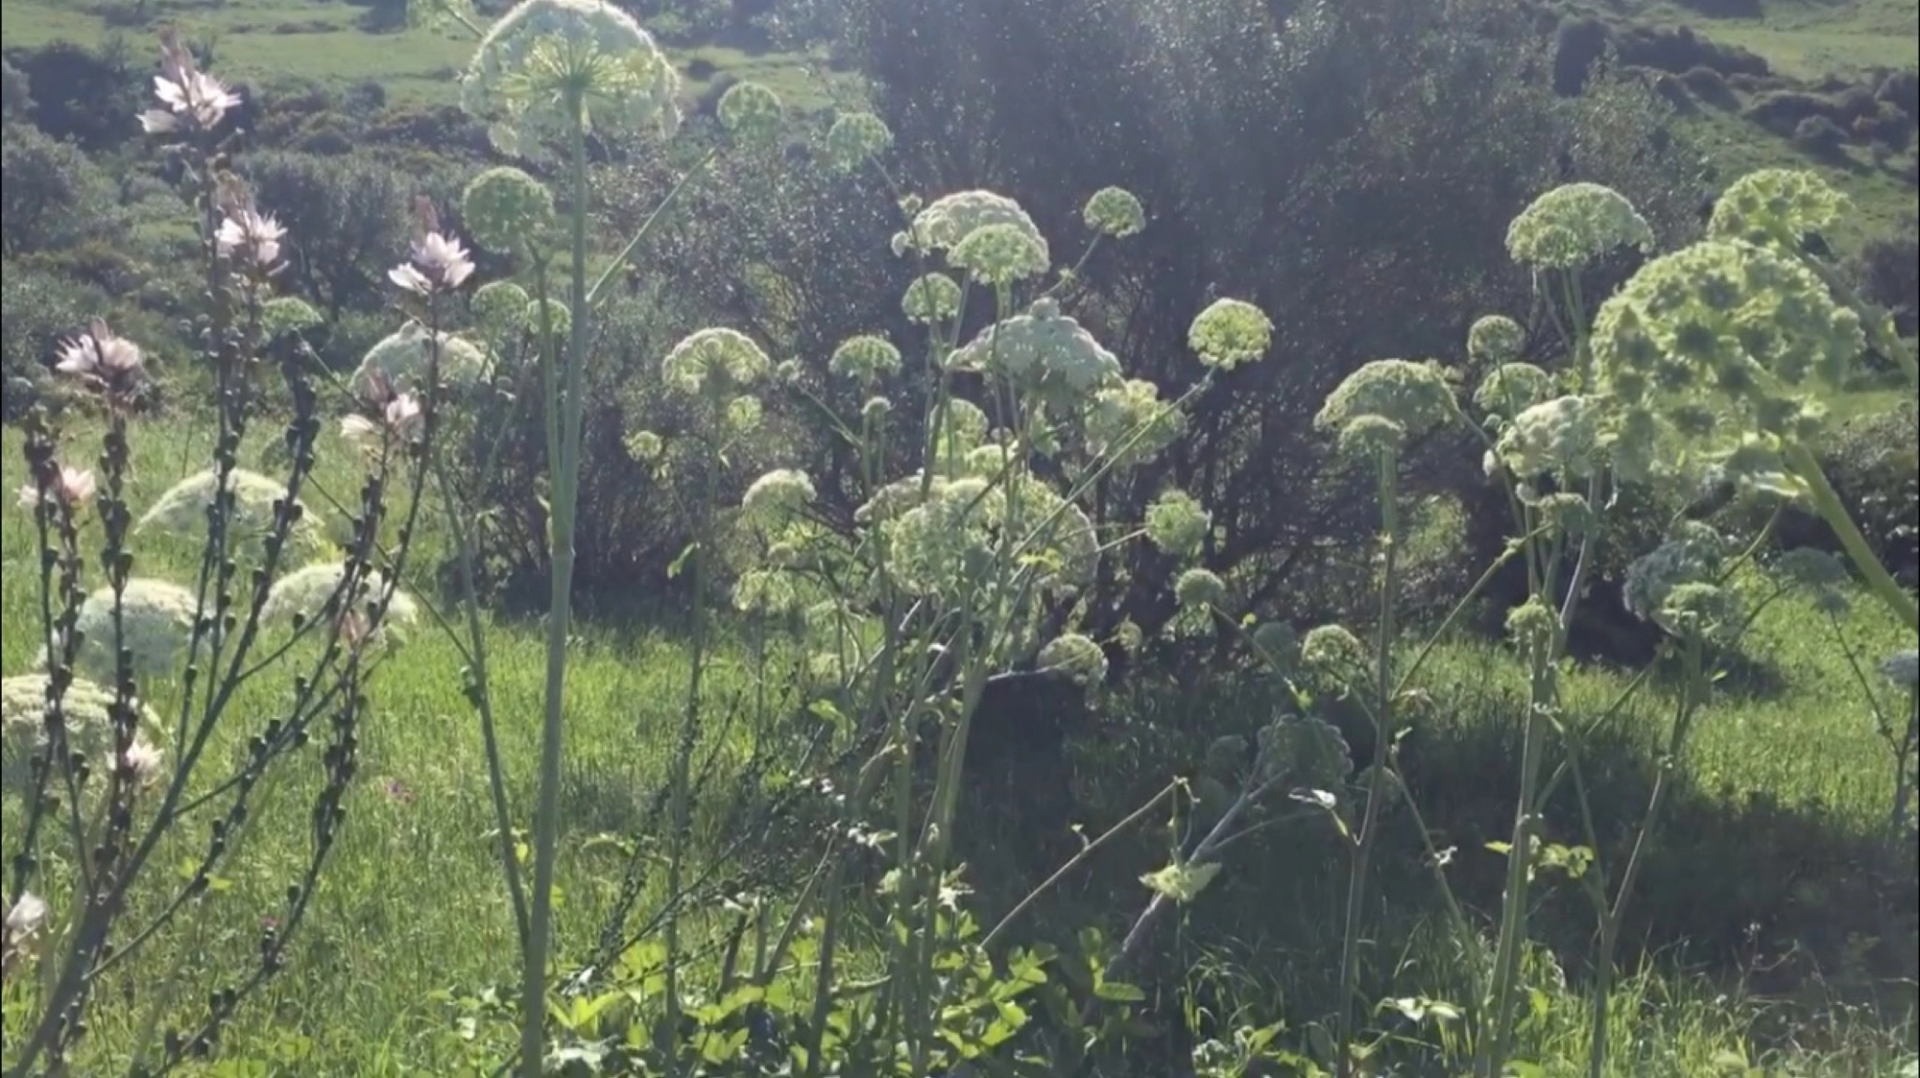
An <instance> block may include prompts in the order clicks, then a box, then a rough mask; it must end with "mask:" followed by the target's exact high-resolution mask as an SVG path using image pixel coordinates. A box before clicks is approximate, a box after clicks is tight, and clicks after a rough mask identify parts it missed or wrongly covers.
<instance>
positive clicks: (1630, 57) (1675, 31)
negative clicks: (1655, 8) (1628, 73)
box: [1613, 26, 1768, 76]
mask: <svg viewBox="0 0 1920 1078" xmlns="http://www.w3.org/2000/svg"><path fill="white" fill-rule="evenodd" d="M1613 45H1614V48H1615V49H1616V50H1617V51H1618V52H1619V54H1620V62H1621V63H1623V64H1630V65H1632V66H1634V67H1651V68H1655V69H1657V70H1660V71H1670V72H1673V73H1674V74H1679V73H1681V72H1683V71H1686V70H1688V69H1689V68H1695V67H1706V68H1712V69H1713V70H1715V71H1718V72H1720V73H1721V74H1722V75H1755V76H1759V75H1765V74H1767V73H1768V67H1767V61H1766V60H1765V59H1763V58H1761V57H1760V56H1758V55H1757V54H1755V53H1752V52H1749V51H1748V50H1746V49H1743V48H1740V47H1739V46H1738V45H1722V44H1720V43H1719V42H1716V41H1710V40H1708V39H1706V38H1704V37H1701V36H1700V35H1699V34H1696V33H1694V32H1693V28H1692V27H1691V26H1674V27H1667V26H1629V27H1625V28H1624V29H1620V30H1617V31H1615V32H1614V34H1613Z"/></svg>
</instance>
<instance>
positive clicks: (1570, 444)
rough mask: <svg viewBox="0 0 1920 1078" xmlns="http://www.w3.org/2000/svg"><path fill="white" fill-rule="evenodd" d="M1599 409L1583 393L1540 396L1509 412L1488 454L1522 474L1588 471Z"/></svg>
mask: <svg viewBox="0 0 1920 1078" xmlns="http://www.w3.org/2000/svg"><path fill="white" fill-rule="evenodd" d="M1599 411H1600V409H1599V407H1598V405H1596V404H1595V403H1594V402H1593V401H1592V400H1590V399H1589V398H1587V397H1580V396H1566V397H1555V398H1554V399H1552V400H1549V401H1542V402H1541V403H1539V404H1536V405H1533V406H1532V407H1530V408H1527V409H1524V410H1522V411H1521V412H1520V413H1519V414H1518V415H1516V416H1514V417H1513V422H1512V423H1509V424H1508V425H1507V427H1506V429H1505V430H1502V431H1501V432H1500V439H1499V441H1497V442H1496V443H1495V444H1494V453H1495V454H1496V455H1498V457H1499V458H1500V462H1501V463H1502V464H1504V465H1506V467H1507V470H1508V471H1511V472H1512V473H1513V474H1514V475H1517V476H1520V477H1522V478H1532V477H1534V476H1537V475H1555V476H1569V477H1581V476H1588V475H1592V474H1593V469H1594V466H1595V464H1596V463H1597V461H1598V457H1599V453H1600V417H1599Z"/></svg>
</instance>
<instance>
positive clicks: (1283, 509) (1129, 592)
mask: <svg viewBox="0 0 1920 1078" xmlns="http://www.w3.org/2000/svg"><path fill="white" fill-rule="evenodd" d="M851 10H852V12H853V14H852V20H853V22H854V23H855V26H856V30H855V33H854V40H855V42H856V49H855V51H856V54H857V55H858V56H859V57H860V61H861V65H860V66H861V68H862V70H863V72H864V73H865V74H866V75H867V76H868V78H870V79H871V80H872V81H873V83H874V85H875V89H876V101H877V105H878V108H879V111H880V113H881V114H882V116H883V118H884V119H886V120H887V122H888V123H889V124H890V125H891V126H892V127H893V129H894V131H895V133H896V136H897V139H898V141H897V145H898V146H900V147H901V148H902V150H903V153H904V155H906V160H904V161H902V162H901V164H900V166H899V169H900V174H901V175H902V176H903V177H904V182H905V183H906V185H907V186H908V187H909V188H911V189H914V190H917V191H922V192H925V193H927V194H929V195H933V194H940V193H944V192H947V191H952V190H956V189H964V188H969V187H989V188H992V189H994V190H998V191H1001V192H1003V193H1006V194H1008V195H1011V196H1014V197H1016V198H1018V199H1019V200H1020V201H1021V203H1022V204H1023V205H1024V206H1026V207H1027V208H1028V209H1029V210H1030V211H1031V212H1032V213H1033V215H1034V217H1035V219H1036V221H1037V222H1038V223H1039V224H1040V226H1041V228H1042V229H1043V230H1044V231H1045V232H1046V233H1047V234H1048V235H1049V236H1052V237H1057V238H1058V239H1057V242H1058V243H1059V244H1060V245H1061V246H1062V247H1063V248H1066V249H1071V248H1070V247H1069V244H1072V245H1075V246H1077V242H1076V240H1077V238H1078V237H1081V236H1084V226H1082V225H1081V224H1080V222H1079V213H1080V209H1081V203H1082V201H1083V200H1084V199H1085V198H1086V196H1087V195H1088V194H1090V193H1092V192H1093V191H1094V190H1097V189H1098V188H1100V187H1102V186H1105V185H1107V184H1118V185H1120V186H1123V187H1126V188H1128V189H1129V190H1131V191H1133V192H1134V193H1135V194H1137V195H1138V196H1140V198H1141V199H1142V201H1143V202H1144V203H1145V205H1146V206H1147V208H1148V210H1149V212H1150V213H1151V214H1152V224H1151V225H1150V226H1149V227H1148V229H1147V230H1146V231H1145V232H1144V233H1142V234H1141V235H1139V236H1136V237H1134V238H1132V239H1130V240H1128V241H1127V242H1126V243H1123V244H1113V245H1110V246H1102V247H1101V249H1100V251H1099V252H1098V254H1097V256H1096V257H1095V258H1093V259H1092V260H1091V262H1090V263H1089V265H1088V266H1086V267H1085V268H1084V269H1083V270H1082V273H1081V280H1082V281H1083V282H1084V283H1085V284H1086V285H1087V287H1088V289H1089V293H1090V294H1089V295H1088V297H1087V299H1086V300H1084V301H1082V302H1078V303H1076V304H1075V311H1074V313H1075V315H1076V316H1077V317H1080V318H1082V319H1084V320H1086V321H1087V322H1088V323H1089V324H1090V325H1091V326H1092V328H1093V329H1094V331H1095V333H1096V334H1097V335H1098V336H1100V337H1101V339H1103V340H1104V341H1107V342H1109V343H1110V346H1112V347H1114V349H1115V350H1116V352H1118V353H1119V354H1120V355H1122V356H1124V357H1125V362H1126V363H1127V365H1128V367H1129V370H1128V373H1129V375H1131V376H1134V377H1146V378H1151V379H1154V380H1155V381H1157V382H1159V383H1160V384H1162V385H1165V386H1168V387H1181V386H1185V385H1188V384H1191V383H1192V382H1193V381H1194V380H1195V378H1196V377H1197V375H1198V367H1197V364H1196V363H1195V361H1194V360H1193V359H1192V358H1191V356H1190V352H1189V351H1188V349H1187V348H1186V344H1185V334H1186V328H1187V325H1188V323H1189V322H1190V320H1191V319H1192V317H1193V315H1194V313H1195V312H1197V311H1198V310H1200V309H1201V308H1203V307H1204V306H1205V305H1206V304H1207V303H1208V302H1209V301H1211V300H1212V299H1213V298H1214V297H1216V296H1220V295H1233V296H1237V297H1240V298H1244V299H1248V300H1251V301H1253V302H1256V303H1258V304H1260V305H1261V306H1262V307H1263V308H1265V309H1266V310H1267V311H1268V313H1269V314H1270V315H1271V316H1272V317H1273V320H1274V322H1275V324H1276V326H1277V327H1278V334H1277V339H1276V340H1275V343H1274V347H1273V350H1272V358H1271V359H1270V360H1268V361H1267V362H1265V363H1263V364H1258V365H1254V366H1251V367H1248V368H1245V369H1242V370H1239V371H1236V372H1234V374H1233V375H1232V376H1231V377H1229V378H1226V379H1223V380H1222V382H1221V383H1220V384H1219V385H1218V386H1217V387H1216V388H1215V390H1214V392H1213V393H1212V394H1211V395H1209V396H1208V397H1206V398H1204V399H1202V400H1201V401H1199V402H1198V404H1197V407H1196V411H1195V414H1194V417H1193V421H1192V423H1191V425H1190V432H1189V435H1188V438H1187V439H1186V440H1185V441H1184V442H1182V443H1181V444H1180V445H1179V446H1177V447H1176V448H1175V449H1174V450H1173V451H1172V452H1170V453H1169V454H1168V455H1167V456H1166V457H1165V458H1164V459H1162V460H1159V461H1156V462H1153V463H1151V464H1150V465H1148V466H1147V467H1145V468H1143V469H1141V470H1140V471H1139V472H1137V473H1135V474H1134V475H1133V476H1131V477H1130V478H1128V479H1127V480H1126V481H1125V482H1117V483H1115V484H1113V488H1112V489H1111V490H1110V491H1109V492H1107V502H1106V505H1107V507H1108V508H1107V511H1108V512H1109V513H1111V514H1112V515H1113V516H1115V517H1122V518H1131V517H1133V516H1135V515H1137V513H1138V511H1139V508H1140V505H1141V503H1142V502H1144V501H1145V500H1146V499H1147V498H1150V497H1151V496H1152V495H1153V494H1154V493H1155V492H1157V490H1158V489H1160V487H1162V486H1163V485H1167V484H1178V485H1181V486H1184V487H1187V488H1188V489H1190V490H1192V491H1193V493H1195V494H1196V496H1198V497H1200V498H1201V499H1202V500H1203V501H1204V502H1206V503H1207V505H1208V506H1209V508H1210V509H1211V510H1212V511H1213V513H1214V515H1215V520H1216V522H1217V523H1218V524H1219V525H1220V527H1221V532H1220V535H1219V536H1218V537H1217V540H1216V543H1215V545H1214V547H1213V549H1212V550H1210V551H1209V552H1208V560H1209V562H1210V563H1211V564H1212V566H1213V567H1215V568H1216V569H1233V570H1235V571H1236V572H1237V573H1239V574H1241V578H1242V579H1244V580H1246V581H1247V585H1246V591H1247V595H1246V598H1247V600H1248V601H1249V604H1250V605H1251V606H1252V607H1253V608H1254V609H1255V610H1256V611H1259V612H1261V613H1263V614H1266V613H1269V612H1272V611H1274V610H1276V609H1277V608H1279V607H1280V606H1281V605H1282V603H1283V602H1284V604H1285V606H1286V607H1287V612H1288V613H1289V614H1290V615H1298V616H1300V617H1302V618H1311V617H1313V616H1314V615H1315V614H1316V613H1325V612H1329V611H1330V610H1332V609H1337V608H1338V606H1339V605H1340V604H1343V603H1346V602H1350V601H1351V600H1352V599H1353V596H1354V592H1353V591H1352V590H1351V589H1350V588H1345V587H1338V586H1336V587H1330V588H1328V589H1326V590H1325V591H1319V590H1314V589H1308V588H1306V587H1305V586H1304V583H1305V582H1306V581H1308V580H1310V579H1312V578H1313V576H1314V574H1316V573H1327V577H1326V579H1328V580H1329V581H1330V582H1336V581H1337V583H1339V584H1344V583H1346V578H1345V577H1344V576H1338V575H1336V574H1333V573H1332V572H1331V571H1330V567H1333V566H1342V565H1350V564H1352V563H1351V562H1349V561H1347V560H1346V559H1347V558H1348V557H1349V555H1358V554H1359V553H1360V551H1361V550H1362V549H1363V548H1365V547H1366V544H1367V541H1368V537H1369V536H1370V535H1371V530H1372V529H1373V528H1374V527H1375V525H1376V518H1375V509H1374V507H1373V504H1372V498H1371V497H1370V495H1368V494H1367V493H1366V492H1365V490H1364V484H1363V483H1362V482H1361V480H1360V479H1359V478H1358V477H1356V476H1353V475H1352V474H1351V473H1350V472H1348V471H1347V470H1345V469H1340V470H1330V469H1328V467H1327V466H1326V454H1325V445H1324V443H1323V441H1322V440H1321V439H1320V438H1319V437H1317V436H1316V435H1314V434H1313V433H1312V417H1313V414H1314V413H1315V412H1316V411H1317V410H1318V408H1319V406H1320V403H1321V401H1322V400H1323V399H1324V397H1325V395H1326V393H1327V392H1328V391H1329V390H1331V389H1332V387H1333V386H1334V385H1336V384H1337V383H1338V382H1339V380H1340V379H1341V378H1343V377H1344V376H1345V375H1346V374H1348V373H1349V372H1351V371H1352V370H1353V369H1354V368H1355V367H1356V366H1358V365H1359V364H1360V363H1362V362H1365V361H1367V360H1370V359H1376V358H1382V357H1387V356H1438V357H1443V358H1447V359H1455V358H1457V357H1458V356H1459V354H1460V352H1461V349H1462V338H1463V336H1464V333H1465V327H1466V325H1467V324H1468V323H1469V322H1471V320H1472V318H1473V317H1474V316H1475V315H1476V314H1477V313H1481V312H1484V311H1490V310H1510V311H1524V310H1526V309H1527V308H1528V306H1529V296H1528V293H1527V279H1526V275H1525V274H1524V273H1523V272H1521V271H1519V270H1518V269H1516V268H1513V267H1512V266H1511V263H1510V261H1509V259H1508V257H1507V255H1506V252H1505V248H1504V235H1505V230H1506V226H1507V223H1508V221H1509V220H1510V219H1511V217H1512V216H1513V215H1514V214H1515V213H1517V212H1518V211H1519V210H1520V209H1521V208H1523V207H1524V206H1525V205H1526V204H1527V203H1528V202H1529V201H1530V200H1531V199H1532V198H1533V197H1535V196H1536V195H1538V194H1539V193H1540V192H1542V191H1544V190H1546V189H1547V188H1549V187H1551V186H1553V185H1554V184H1555V183H1556V182H1558V181H1560V180H1562V179H1591V180H1595V181H1598V182H1603V183H1609V184H1612V185H1614V186H1616V187H1619V188H1620V189H1622V190H1623V191H1624V192H1625V193H1626V194H1627V195H1628V197H1630V198H1632V199H1633V200H1634V201H1635V202H1636V204H1638V205H1639V206H1640V207H1641V209H1642V210H1643V212H1646V213H1647V214H1648V215H1649V217H1650V218H1652V219H1653V220H1654V221H1655V222H1656V227H1657V228H1659V229H1660V230H1661V231H1662V232H1663V233H1667V234H1671V233H1673V232H1675V231H1677V229H1678V227H1680V226H1679V225H1678V222H1680V221H1681V220H1683V219H1686V218H1688V217H1689V216H1690V211H1691V208H1692V205H1693V202H1694V193H1693V192H1692V191H1691V190H1690V188H1691V183H1690V181H1689V180H1683V179H1681V178H1680V177H1681V176H1682V175H1683V174H1684V173H1683V171H1682V170H1683V169H1691V167H1692V166H1691V164H1688V165H1682V164H1681V161H1682V160H1683V159H1685V158H1687V157H1688V154H1687V153H1686V151H1685V149H1684V147H1682V146H1681V145H1679V144H1678V143H1676V142H1672V141H1663V139H1662V137H1661V136H1660V135H1658V134H1656V132H1657V130H1658V127H1659V123H1660V118H1662V117H1664V116H1667V115H1670V113H1671V110H1670V109H1668V108H1666V107H1665V106H1663V105H1661V104H1660V103H1659V102H1658V101H1657V100H1652V99H1650V94H1649V93H1648V92H1647V91H1645V90H1643V89H1640V88H1637V87H1631V86H1622V85H1619V84H1617V83H1616V82H1613V81H1611V80H1602V79H1598V78H1594V79H1592V80H1590V82H1589V84H1588V86H1587V88H1586V93H1585V94H1584V95H1583V96H1582V97H1581V98H1580V99H1578V100H1576V101H1572V102H1569V101H1566V100H1561V99H1557V98H1556V97H1555V96H1554V95H1553V93H1552V86H1551V85H1550V84H1549V83H1550V79H1549V78H1548V74H1549V71H1550V70H1551V68H1552V63H1551V61H1552V60H1553V56H1552V54H1551V53H1550V52H1549V51H1548V50H1547V49H1545V48H1543V47H1542V45H1543V43H1542V42H1540V41H1539V39H1538V37H1537V35H1536V31H1535V28H1534V26H1533V25H1532V24H1531V22H1530V21H1529V19H1528V18H1527V17H1526V16H1525V15H1524V14H1523V13H1520V12H1518V11H1517V10H1516V8H1515V6H1514V5H1510V4H1506V3H1484V4H1482V3H1450V4H1441V3H1437V2H1435V0H1354V2H1348V3H1342V4H1338V5H1320V4H1310V3H1299V4H1293V3H1269V2H1266V0H1190V2H1185V3H1180V4H1166V3H1160V2H1155V0H1125V2H1119V0H1117V2H1114V3H1108V4H1102V5H1097V6H1094V7H1092V8H1087V7H1085V6H1082V5H1076V4H1069V3H1064V2H1061V0H859V2H858V3H856V4H854V5H853V6H852V9H851ZM980 27H995V28H997V32H996V33H993V34H982V33H981V32H980V29H979V28H980ZM1469 118H1471V119H1470V121H1469ZM1630 268H1631V267H1630V266H1623V267H1618V268H1616V269H1615V271H1614V272H1619V271H1622V270H1624V269H1630ZM1603 283H1604V282H1602V281H1600V280H1598V279H1596V281H1595V287H1596V288H1599V287H1601V285H1602V284H1603ZM1595 294H1598V293H1597V292H1596V293H1595ZM1451 448H1452V447H1449V449H1450V450H1451ZM1477 455H1478V453H1477V451H1476V452H1475V454H1474V457H1475V458H1477ZM1462 459H1463V458H1462V457H1461V456H1460V455H1459V454H1458V453H1455V452H1451V451H1449V452H1447V453H1438V454H1434V455H1431V456H1424V455H1423V456H1421V457H1420V459H1418V460H1410V461H1409V474H1408V487H1409V490H1410V491H1411V492H1413V493H1416V494H1418V493H1427V492H1431V491H1438V490H1449V489H1452V488H1454V487H1456V486H1458V485H1461V484H1463V483H1465V482H1467V481H1468V479H1467V475H1466V473H1471V472H1473V471H1474V469H1472V468H1471V467H1470V466H1469V467H1462ZM1467 459H1472V458H1467ZM1126 557H1133V558H1135V559H1136V560H1134V561H1131V562H1128V561H1126V560H1125V559H1126ZM1106 560H1107V561H1109V562H1113V563H1115V564H1114V565H1112V566H1111V567H1110V571H1111V572H1112V573H1113V574H1114V575H1113V576H1110V577H1109V578H1107V579H1105V580H1103V581H1102V582H1101V583H1100V585H1099V592H1098V594H1096V596H1095V597H1094V599H1093V602H1092V603H1091V606H1092V610H1093V614H1092V617H1091V619H1090V620H1091V621H1093V622H1094V623H1095V625H1094V628H1095V631H1096V632H1099V631H1102V630H1104V629H1105V628H1106V624H1103V623H1107V624H1110V623H1111V622H1117V621H1118V620H1119V618H1120V617H1121V616H1123V615H1124V616H1130V617H1132V618H1133V620H1134V621H1135V622H1137V623H1138V624H1140V625H1141V626H1142V627H1144V628H1146V629H1147V630H1148V631H1149V632H1152V631H1153V630H1154V629H1156V628H1157V627H1159V626H1160V625H1161V624H1163V623H1164V621H1165V619H1166V617H1167V616H1168V614H1169V613H1170V606H1171V602H1170V598H1169V597H1168V596H1167V594H1166V593H1167V590H1168V589H1167V587H1166V575H1167V567H1166V566H1165V565H1164V564H1161V563H1158V562H1156V560H1155V556H1154V555H1153V554H1151V553H1149V552H1145V551H1142V552H1140V553H1138V554H1137V555H1135V554H1130V555H1126V556H1122V557H1116V558H1111V559H1106ZM1122 574H1125V576H1126V577H1129V578H1130V579H1128V580H1127V581H1126V582H1125V583H1122V582H1121V575H1122ZM1282 596H1284V600H1283V599H1282ZM1322 604H1324V605H1322Z"/></svg>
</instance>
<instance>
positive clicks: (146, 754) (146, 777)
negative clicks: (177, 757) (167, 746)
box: [120, 736, 163, 790]
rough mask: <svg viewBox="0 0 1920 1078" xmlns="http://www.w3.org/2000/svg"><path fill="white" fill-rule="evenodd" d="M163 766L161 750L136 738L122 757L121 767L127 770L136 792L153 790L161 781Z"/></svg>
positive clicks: (144, 740) (142, 739) (141, 738)
mask: <svg viewBox="0 0 1920 1078" xmlns="http://www.w3.org/2000/svg"><path fill="white" fill-rule="evenodd" d="M162 764H163V761H162V758H161V754H160V750H159V749H157V748H154V747H153V744H152V743H151V742H149V741H147V740H146V739H145V738H143V737H138V736H136V737H135V738H134V739H133V741H132V743H131V744H129V745H128V746H127V751H126V752H124V753H122V754H121V756H120V767H121V768H123V769H124V770H126V772H127V774H128V778H129V779H130V780H131V785H132V786H133V788H134V789H135V790H151V789H153V788H154V786H156V785H157V784H158V783H159V781H160V768H161V766H162Z"/></svg>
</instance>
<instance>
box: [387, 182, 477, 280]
mask: <svg viewBox="0 0 1920 1078" xmlns="http://www.w3.org/2000/svg"><path fill="white" fill-rule="evenodd" d="M413 215H414V222H415V224H414V234H413V250H412V251H411V252H410V253H411V254H412V260H411V261H410V262H406V263H404V264H402V265H398V266H395V267H394V268H393V269H391V270H388V271H387V279H388V280H390V281H392V282H393V283H394V284H397V285H399V286H400V287H401V288H404V289H406V290H407V291H409V292H413V293H415V294H417V295H422V296H428V295H432V294H433V293H435V292H451V291H453V290H454V289H456V288H459V287H460V286H461V285H462V284H463V283H465V282H466V279H467V278H468V277H470V276H472V275H473V258H472V256H470V255H469V254H468V253H467V249H466V248H465V247H463V246H461V244H460V241H459V240H456V239H454V238H452V237H450V236H448V235H446V234H445V233H443V232H441V231H440V215H439V214H438V213H437V212H435V211H434V208H433V202H432V201H431V200H430V199H427V198H426V197H424V196H422V197H418V198H415V199H414V200H413Z"/></svg>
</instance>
